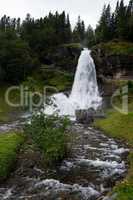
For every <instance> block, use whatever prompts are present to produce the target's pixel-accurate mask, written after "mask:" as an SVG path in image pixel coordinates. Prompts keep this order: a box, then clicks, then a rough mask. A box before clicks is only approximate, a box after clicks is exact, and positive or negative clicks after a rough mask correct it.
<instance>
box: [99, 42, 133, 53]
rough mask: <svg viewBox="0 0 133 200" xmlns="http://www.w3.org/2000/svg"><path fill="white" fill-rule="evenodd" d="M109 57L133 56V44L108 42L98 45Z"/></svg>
mask: <svg viewBox="0 0 133 200" xmlns="http://www.w3.org/2000/svg"><path fill="white" fill-rule="evenodd" d="M97 47H99V48H100V49H101V50H103V51H104V52H106V54H107V55H133V43H130V42H115V41H114V42H113V41H112V42H108V43H101V44H99V45H97Z"/></svg>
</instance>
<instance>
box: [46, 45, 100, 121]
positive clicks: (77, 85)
mask: <svg viewBox="0 0 133 200" xmlns="http://www.w3.org/2000/svg"><path fill="white" fill-rule="evenodd" d="M51 101H52V105H49V106H48V105H45V110H44V112H45V113H46V114H50V115H51V114H53V113H54V112H58V114H59V115H61V116H62V115H63V116H70V118H71V119H75V111H76V110H87V109H89V108H94V109H97V108H98V106H99V105H101V102H102V98H101V97H100V95H99V91H98V84H97V79H96V70H95V64H94V61H93V59H92V57H91V52H90V51H89V50H88V49H87V48H85V49H84V50H83V51H82V52H81V55H80V57H79V61H78V66H77V71H76V74H75V79H74V83H73V87H72V91H71V94H70V96H69V97H67V96H66V95H65V94H63V93H59V94H55V95H53V96H52V97H51Z"/></svg>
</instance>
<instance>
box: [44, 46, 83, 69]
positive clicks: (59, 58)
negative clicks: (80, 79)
mask: <svg viewBox="0 0 133 200" xmlns="http://www.w3.org/2000/svg"><path fill="white" fill-rule="evenodd" d="M81 49H82V48H81V47H80V45H79V44H66V45H62V46H59V47H58V48H57V49H56V50H55V51H54V52H52V53H50V54H49V55H48V56H47V58H46V60H49V61H50V62H51V64H53V65H54V66H55V67H57V68H60V69H61V70H66V71H68V72H75V69H76V66H77V62H78V58H79V56H80V53H81ZM46 64H47V63H46Z"/></svg>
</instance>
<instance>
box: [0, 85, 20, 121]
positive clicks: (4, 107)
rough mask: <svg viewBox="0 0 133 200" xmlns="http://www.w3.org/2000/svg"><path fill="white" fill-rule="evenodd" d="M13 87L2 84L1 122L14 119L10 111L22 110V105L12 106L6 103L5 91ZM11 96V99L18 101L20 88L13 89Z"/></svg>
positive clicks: (0, 94) (0, 98) (0, 97)
mask: <svg viewBox="0 0 133 200" xmlns="http://www.w3.org/2000/svg"><path fill="white" fill-rule="evenodd" d="M9 87H11V86H10V85H4V86H0V123H6V122H8V121H10V120H12V117H11V116H10V113H12V112H14V111H16V110H17V112H18V111H22V107H19V108H18V107H17V108H15V107H11V106H9V105H8V104H7V103H6V100H5V93H6V91H7V89H8V88H9ZM9 98H10V100H11V102H12V103H18V102H19V101H20V93H19V91H18V90H13V91H12V92H11V93H10V95H9Z"/></svg>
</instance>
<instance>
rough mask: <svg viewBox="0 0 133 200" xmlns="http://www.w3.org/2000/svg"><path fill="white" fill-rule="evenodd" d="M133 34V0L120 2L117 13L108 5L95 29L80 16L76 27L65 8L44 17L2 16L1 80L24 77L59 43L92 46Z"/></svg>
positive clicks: (16, 79)
mask: <svg viewBox="0 0 133 200" xmlns="http://www.w3.org/2000/svg"><path fill="white" fill-rule="evenodd" d="M132 36H133V0H130V2H129V4H128V5H125V4H124V2H123V0H121V1H120V2H119V1H118V2H117V6H116V9H115V11H114V12H111V6H110V5H107V6H104V9H103V12H102V15H101V18H100V20H99V23H98V25H97V27H96V29H95V30H94V29H93V28H92V27H91V26H89V27H88V28H86V27H85V23H84V21H83V20H81V18H80V17H78V21H77V23H76V25H75V27H74V28H73V29H72V26H71V23H70V19H69V15H68V14H66V13H65V12H64V11H63V12H62V13H60V14H59V13H58V12H56V13H54V14H53V13H51V12H50V13H49V14H48V16H45V17H44V18H40V19H34V18H32V17H31V15H30V14H27V16H26V18H25V20H23V21H21V19H20V18H18V19H16V18H13V19H12V18H10V17H8V16H6V15H5V16H3V17H2V18H1V19H0V80H2V81H6V82H10V83H13V82H15V83H16V82H20V81H22V80H24V79H25V78H26V77H27V76H28V74H30V73H31V71H32V70H34V69H35V68H37V67H38V66H40V65H41V64H42V63H45V61H46V58H47V55H49V54H51V53H52V52H53V51H54V50H55V51H56V47H57V46H59V45H62V44H67V43H75V42H76V43H82V44H83V45H87V46H89V47H91V46H93V45H95V44H97V43H99V42H107V41H109V40H113V39H120V40H128V41H133V37H132Z"/></svg>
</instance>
